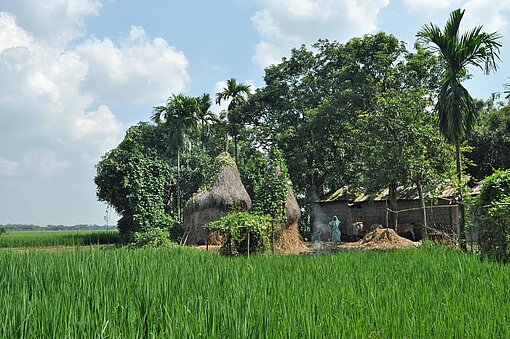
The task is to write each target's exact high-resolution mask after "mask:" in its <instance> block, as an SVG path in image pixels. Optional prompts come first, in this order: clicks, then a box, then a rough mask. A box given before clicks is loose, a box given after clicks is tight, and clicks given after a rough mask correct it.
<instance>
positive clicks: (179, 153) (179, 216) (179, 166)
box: [177, 148, 182, 222]
mask: <svg viewBox="0 0 510 339" xmlns="http://www.w3.org/2000/svg"><path fill="white" fill-rule="evenodd" d="M177 220H179V222H182V220H181V149H180V148H177Z"/></svg>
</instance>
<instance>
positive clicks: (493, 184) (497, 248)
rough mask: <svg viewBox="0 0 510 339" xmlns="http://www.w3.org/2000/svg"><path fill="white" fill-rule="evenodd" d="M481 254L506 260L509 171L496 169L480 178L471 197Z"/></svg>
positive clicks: (509, 250) (509, 230)
mask: <svg viewBox="0 0 510 339" xmlns="http://www.w3.org/2000/svg"><path fill="white" fill-rule="evenodd" d="M475 203H476V206H475V218H476V222H477V224H478V225H479V235H478V237H479V242H480V251H481V253H482V255H483V256H485V257H488V258H491V259H496V260H501V261H505V262H509V261H510V170H506V171H502V170H497V171H495V172H494V174H492V175H491V176H489V177H487V178H486V179H484V181H483V187H482V191H481V193H480V195H479V196H478V197H477V198H476V200H475Z"/></svg>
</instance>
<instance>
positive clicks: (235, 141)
mask: <svg viewBox="0 0 510 339" xmlns="http://www.w3.org/2000/svg"><path fill="white" fill-rule="evenodd" d="M234 159H235V160H236V165H237V164H239V161H238V159H237V134H236V135H234Z"/></svg>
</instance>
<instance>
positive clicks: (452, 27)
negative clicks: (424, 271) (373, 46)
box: [416, 9, 501, 249]
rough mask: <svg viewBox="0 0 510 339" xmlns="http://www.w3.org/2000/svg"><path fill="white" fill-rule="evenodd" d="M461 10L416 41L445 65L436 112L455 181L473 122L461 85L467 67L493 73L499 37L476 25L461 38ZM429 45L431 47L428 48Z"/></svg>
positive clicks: (468, 99)
mask: <svg viewBox="0 0 510 339" xmlns="http://www.w3.org/2000/svg"><path fill="white" fill-rule="evenodd" d="M463 16H464V10H460V9H457V10H455V11H453V12H452V13H451V14H450V17H449V19H448V21H447V22H446V25H445V27H444V29H443V30H441V28H439V27H438V26H436V25H434V24H432V23H429V24H428V25H424V26H423V27H422V28H421V30H420V31H419V32H418V33H417V34H416V36H417V37H418V40H419V41H420V42H422V43H424V46H425V47H428V48H429V49H431V50H432V51H435V52H438V53H439V55H440V58H441V59H442V60H443V62H444V65H445V70H444V75H443V79H442V82H441V88H440V91H439V95H438V100H437V104H436V110H437V112H438V114H439V129H440V131H441V133H442V134H443V136H444V137H445V138H446V140H447V141H448V142H449V143H451V144H454V145H455V147H456V167H457V179H458V180H459V183H460V182H461V177H462V168H461V152H460V146H461V143H462V142H463V141H465V140H466V137H467V136H469V134H470V133H471V131H472V129H473V126H474V124H475V120H476V110H475V107H474V103H473V98H472V97H471V95H470V94H469V92H468V91H467V89H466V88H464V86H462V84H461V82H462V80H463V79H465V78H466V75H467V74H468V70H467V67H469V66H474V67H475V68H480V69H481V70H482V71H484V73H485V74H489V73H490V72H492V71H496V70H497V68H498V66H497V60H500V58H499V49H500V47H501V43H500V42H499V39H500V38H501V35H500V34H499V33H498V32H494V33H485V32H482V26H477V27H475V28H473V29H472V30H469V31H467V32H465V33H463V34H462V35H461V34H460V33H459V26H460V23H461V21H462V17H463ZM430 43H432V44H433V45H432V46H430ZM459 200H460V201H459V208H460V212H461V213H460V214H461V217H460V219H461V220H460V222H459V229H458V232H459V247H460V248H462V249H465V248H466V243H465V233H464V207H463V204H462V200H463V196H462V188H460V189H459Z"/></svg>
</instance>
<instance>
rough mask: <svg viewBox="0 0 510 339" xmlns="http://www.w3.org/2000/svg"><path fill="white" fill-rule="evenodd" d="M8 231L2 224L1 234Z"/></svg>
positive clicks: (0, 227)
mask: <svg viewBox="0 0 510 339" xmlns="http://www.w3.org/2000/svg"><path fill="white" fill-rule="evenodd" d="M6 233H7V229H6V228H5V227H3V226H0V235H2V234H6Z"/></svg>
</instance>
